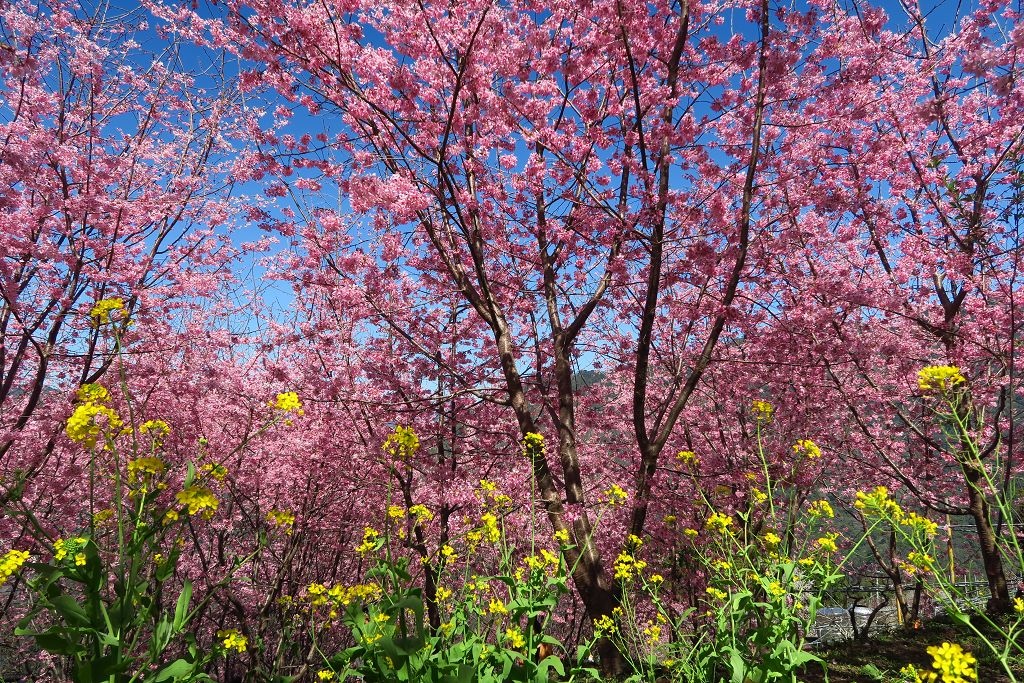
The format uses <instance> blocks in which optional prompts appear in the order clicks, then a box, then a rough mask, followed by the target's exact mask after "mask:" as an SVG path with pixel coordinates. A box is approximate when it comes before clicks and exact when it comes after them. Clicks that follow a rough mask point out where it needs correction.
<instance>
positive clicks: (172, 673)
mask: <svg viewBox="0 0 1024 683" xmlns="http://www.w3.org/2000/svg"><path fill="white" fill-rule="evenodd" d="M194 669H195V664H194V663H192V662H189V661H186V660H184V659H176V660H174V661H173V662H171V663H170V664H168V665H167V666H165V667H164V668H163V669H161V670H160V672H159V673H158V674H157V675H156V678H154V679H153V680H154V682H155V683H160V682H161V681H174V680H178V679H179V678H183V677H184V676H186V675H188V674H191V673H192V671H193V670H194Z"/></svg>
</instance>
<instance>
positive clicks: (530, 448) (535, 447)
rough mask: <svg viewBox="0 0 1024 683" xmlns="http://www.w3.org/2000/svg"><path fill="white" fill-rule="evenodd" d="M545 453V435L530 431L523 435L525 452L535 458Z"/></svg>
mask: <svg viewBox="0 0 1024 683" xmlns="http://www.w3.org/2000/svg"><path fill="white" fill-rule="evenodd" d="M543 453H544V435H543V434H538V433H536V432H530V433H529V434H527V435H526V436H524V437H523V454H524V455H526V456H528V457H531V458H535V457H537V456H538V455H541V454H543Z"/></svg>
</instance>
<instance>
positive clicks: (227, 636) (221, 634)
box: [217, 628, 249, 653]
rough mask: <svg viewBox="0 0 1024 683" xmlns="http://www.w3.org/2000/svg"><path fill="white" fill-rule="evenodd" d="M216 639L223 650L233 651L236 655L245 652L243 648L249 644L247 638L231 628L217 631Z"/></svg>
mask: <svg viewBox="0 0 1024 683" xmlns="http://www.w3.org/2000/svg"><path fill="white" fill-rule="evenodd" d="M217 637H218V638H220V641H221V645H223V646H224V649H225V650H235V651H236V652H238V653H242V652H245V646H246V645H248V643H249V639H248V638H246V637H245V636H243V635H242V634H241V633H239V632H238V630H237V629H233V628H229V629H224V630H222V631H217Z"/></svg>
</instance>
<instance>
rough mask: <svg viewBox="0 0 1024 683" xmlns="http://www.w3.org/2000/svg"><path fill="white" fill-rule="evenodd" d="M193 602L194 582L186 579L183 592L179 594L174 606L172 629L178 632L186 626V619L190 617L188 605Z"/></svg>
mask: <svg viewBox="0 0 1024 683" xmlns="http://www.w3.org/2000/svg"><path fill="white" fill-rule="evenodd" d="M190 602H192V582H191V581H186V582H185V585H184V586H182V587H181V594H180V595H179V596H178V604H176V605H175V606H174V621H173V622H172V623H171V629H172V630H173V631H174V632H175V633H177V632H178V631H180V630H181V629H182V628H184V626H185V619H186V618H187V617H188V605H189V603H190Z"/></svg>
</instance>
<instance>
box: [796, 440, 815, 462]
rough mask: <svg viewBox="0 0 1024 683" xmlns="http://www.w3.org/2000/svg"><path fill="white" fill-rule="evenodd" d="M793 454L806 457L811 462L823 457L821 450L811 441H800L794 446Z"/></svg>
mask: <svg viewBox="0 0 1024 683" xmlns="http://www.w3.org/2000/svg"><path fill="white" fill-rule="evenodd" d="M793 454H794V455H796V456H804V457H806V458H808V459H809V460H817V459H818V458H820V457H821V448H819V447H818V444H816V443H814V442H813V441H811V440H810V439H800V440H799V441H797V442H796V443H795V444H793Z"/></svg>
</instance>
